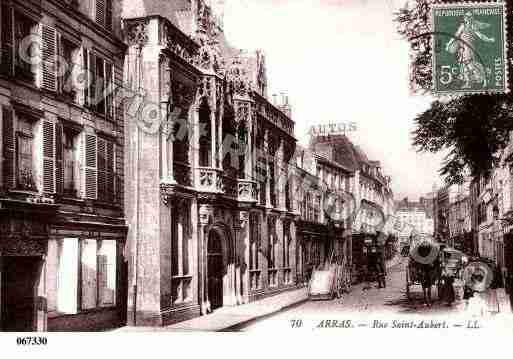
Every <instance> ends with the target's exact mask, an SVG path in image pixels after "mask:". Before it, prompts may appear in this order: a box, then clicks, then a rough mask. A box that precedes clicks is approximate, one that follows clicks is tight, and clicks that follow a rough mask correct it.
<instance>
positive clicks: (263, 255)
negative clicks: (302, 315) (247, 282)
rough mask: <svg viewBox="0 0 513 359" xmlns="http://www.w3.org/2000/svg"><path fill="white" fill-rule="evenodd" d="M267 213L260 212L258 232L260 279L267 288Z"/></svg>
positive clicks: (264, 287) (263, 286)
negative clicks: (259, 235) (259, 236)
mask: <svg viewBox="0 0 513 359" xmlns="http://www.w3.org/2000/svg"><path fill="white" fill-rule="evenodd" d="M267 218H268V213H267V211H262V212H261V213H260V233H261V238H260V240H261V248H262V250H261V252H260V253H259V255H260V263H261V266H260V268H261V270H262V272H261V274H262V277H261V280H262V288H263V289H268V288H269V273H268V269H269V258H268V253H269V228H268V223H267Z"/></svg>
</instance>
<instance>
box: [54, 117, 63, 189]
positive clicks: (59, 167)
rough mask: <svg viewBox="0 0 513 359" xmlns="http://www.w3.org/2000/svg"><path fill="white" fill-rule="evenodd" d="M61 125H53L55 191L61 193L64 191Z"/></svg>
mask: <svg viewBox="0 0 513 359" xmlns="http://www.w3.org/2000/svg"><path fill="white" fill-rule="evenodd" d="M62 138H63V133H62V123H61V122H57V123H56V124H55V187H56V188H55V191H56V192H57V193H62V192H63V191H64V163H63V143H62Z"/></svg>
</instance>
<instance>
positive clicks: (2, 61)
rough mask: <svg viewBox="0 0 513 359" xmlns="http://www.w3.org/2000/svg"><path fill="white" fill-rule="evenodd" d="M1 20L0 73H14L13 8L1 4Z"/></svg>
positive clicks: (7, 74)
mask: <svg viewBox="0 0 513 359" xmlns="http://www.w3.org/2000/svg"><path fill="white" fill-rule="evenodd" d="M0 10H1V19H0V20H1V22H2V34H1V35H0V36H1V44H2V48H1V57H0V73H1V74H2V75H6V76H9V75H12V70H13V64H14V63H13V49H14V46H13V26H12V25H13V22H12V15H13V12H12V8H11V7H9V6H7V5H5V2H4V4H2V5H1V8H0Z"/></svg>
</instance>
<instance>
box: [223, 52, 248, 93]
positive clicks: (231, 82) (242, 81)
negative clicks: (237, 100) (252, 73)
mask: <svg viewBox="0 0 513 359" xmlns="http://www.w3.org/2000/svg"><path fill="white" fill-rule="evenodd" d="M226 81H227V84H228V91H229V92H232V93H233V94H234V95H236V96H241V97H245V96H247V95H248V93H249V91H250V88H251V86H250V82H249V79H248V74H247V72H246V70H245V69H244V67H243V64H242V61H240V59H238V58H235V59H234V60H233V62H232V64H231V65H230V66H229V68H228V69H227V70H226Z"/></svg>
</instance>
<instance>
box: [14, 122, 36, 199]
mask: <svg viewBox="0 0 513 359" xmlns="http://www.w3.org/2000/svg"><path fill="white" fill-rule="evenodd" d="M17 129H18V131H17V134H16V145H17V146H16V147H17V151H16V153H17V161H16V168H17V171H18V174H17V176H16V180H17V181H16V188H17V189H20V190H27V191H37V187H36V172H35V166H34V158H33V151H34V135H33V123H32V121H29V120H26V119H24V118H18V123H17Z"/></svg>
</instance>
